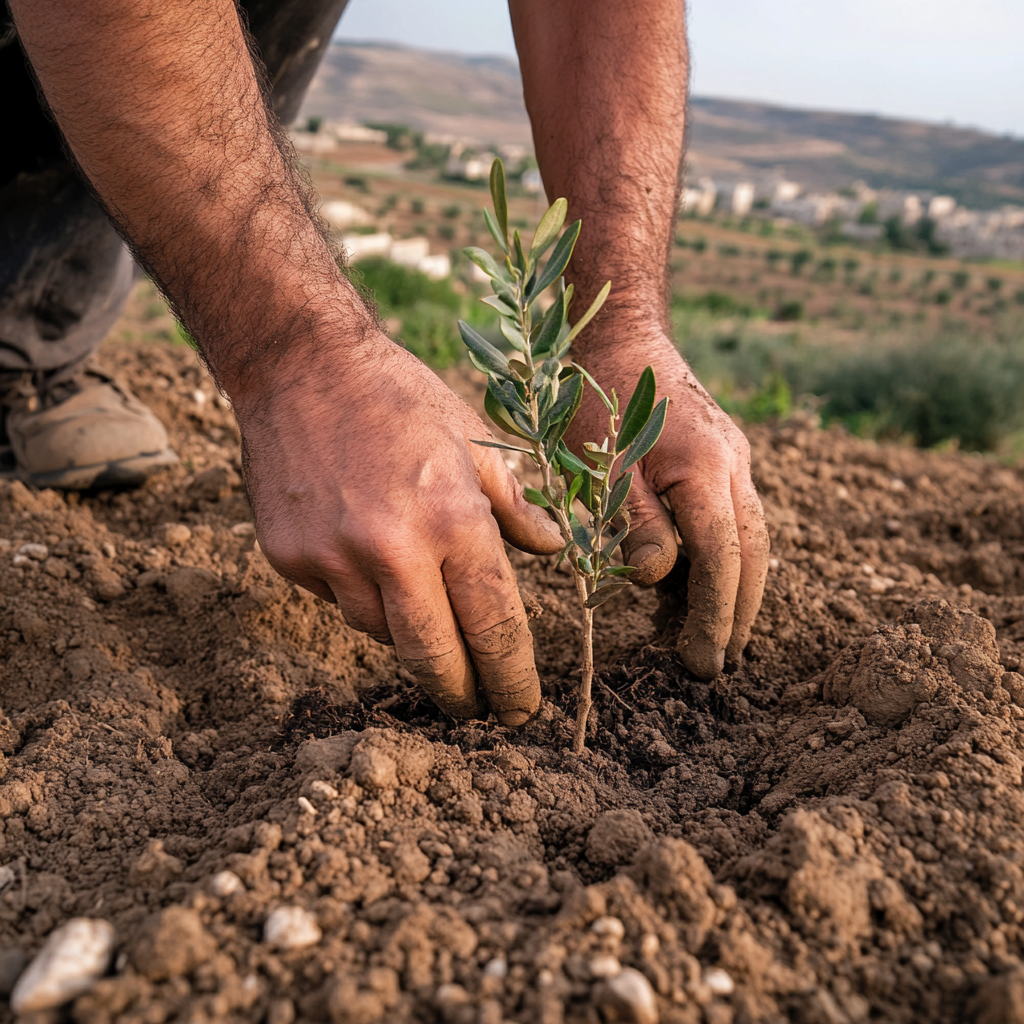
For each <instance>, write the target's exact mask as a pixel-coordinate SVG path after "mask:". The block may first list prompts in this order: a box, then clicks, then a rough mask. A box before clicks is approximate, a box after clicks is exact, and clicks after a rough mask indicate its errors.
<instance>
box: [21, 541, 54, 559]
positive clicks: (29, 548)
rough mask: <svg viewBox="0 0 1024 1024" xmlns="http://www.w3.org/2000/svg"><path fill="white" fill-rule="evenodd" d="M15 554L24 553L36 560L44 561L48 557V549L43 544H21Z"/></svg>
mask: <svg viewBox="0 0 1024 1024" xmlns="http://www.w3.org/2000/svg"><path fill="white" fill-rule="evenodd" d="M17 554H19V555H25V556H26V557H27V558H32V559H34V560H35V561H37V562H45V561H46V559H47V558H49V557H50V549H49V548H48V547H47V546H46V545H45V544H22V545H21V547H19V548H18V551H17Z"/></svg>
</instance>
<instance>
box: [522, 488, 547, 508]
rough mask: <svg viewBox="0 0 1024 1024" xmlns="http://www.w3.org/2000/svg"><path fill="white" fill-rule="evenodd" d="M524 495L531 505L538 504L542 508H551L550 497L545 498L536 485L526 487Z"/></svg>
mask: <svg viewBox="0 0 1024 1024" xmlns="http://www.w3.org/2000/svg"><path fill="white" fill-rule="evenodd" d="M523 497H525V498H526V500H527V501H528V502H529V503H530V504H531V505H538V506H540V508H551V502H550V501H548V499H547V498H545V497H544V495H543V494H541V493H540V491H538V490H537V488H536V487H524V488H523Z"/></svg>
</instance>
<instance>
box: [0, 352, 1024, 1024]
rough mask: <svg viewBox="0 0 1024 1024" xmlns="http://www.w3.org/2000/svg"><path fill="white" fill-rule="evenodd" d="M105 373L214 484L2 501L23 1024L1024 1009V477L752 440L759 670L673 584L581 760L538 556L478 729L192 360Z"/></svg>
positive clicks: (639, 1018) (814, 437)
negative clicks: (443, 710)
mask: <svg viewBox="0 0 1024 1024" xmlns="http://www.w3.org/2000/svg"><path fill="white" fill-rule="evenodd" d="M105 359H106V361H107V363H108V364H109V365H111V366H112V367H114V368H116V369H117V370H118V371H119V372H121V373H122V374H124V375H125V376H126V377H127V378H128V379H129V380H130V382H131V384H132V386H133V387H134V388H135V390H136V391H137V392H138V393H139V394H140V395H141V397H143V398H144V399H145V400H146V401H148V402H150V403H151V404H152V405H153V406H154V407H155V408H156V409H157V411H158V413H159V414H160V415H161V417H162V418H163V419H164V421H165V422H166V423H167V424H168V425H169V426H170V428H171V430H172V434H173V440H174V444H175V445H176V447H177V450H178V451H179V452H180V453H181V455H182V458H183V465H182V467H181V468H180V469H179V470H176V471H175V472H173V473H171V474H168V475H167V476H164V477H162V478H159V479H157V480H154V481H152V482H151V483H150V484H149V485H147V486H146V487H144V488H142V489H141V490H139V491H135V492H132V493H122V494H114V493H104V494H98V495H93V496H87V497H81V498H79V497H78V496H76V495H68V496H64V495H62V494H60V493H57V492H53V491H43V492H33V491H31V490H29V489H26V488H25V487H23V486H21V485H20V484H0V653H2V657H3V667H2V670H0V672H2V674H0V696H2V699H0V705H2V712H0V750H2V751H3V753H2V755H0V819H2V830H0V893H2V894H0V993H4V994H5V995H4V996H3V997H2V999H0V1020H3V1021H6V1020H11V1019H13V1017H14V1015H15V1011H14V1010H12V1009H10V1008H9V1007H8V1003H7V1001H6V994H7V993H10V992H11V989H12V988H14V997H13V1002H14V1004H15V1009H16V1010H17V1011H18V1013H19V1014H20V1018H21V1019H23V1020H31V1021H33V1022H38V1024H43V1022H46V1024H53V1022H55V1021H57V1020H65V1019H70V1020H74V1021H78V1022H81V1024H106V1022H112V1021H124V1022H139V1024H163V1022H164V1021H170V1020H180V1021H182V1022H185V1021H189V1022H191V1021H195V1022H205V1021H253V1022H256V1021H266V1022H267V1024H292V1022H293V1021H323V1020H330V1021H333V1022H335V1024H370V1022H373V1021H378V1020H380V1021H384V1020H386V1021H396V1022H400V1021H420V1022H435V1021H437V1022H446V1024H501V1022H503V1021H506V1022H510V1021H517V1022H522V1024H528V1022H529V1024H534V1022H537V1024H560V1022H578V1024H584V1022H586V1024H590V1022H594V1024H596V1022H598V1021H601V1020H603V1021H606V1022H611V1021H634V1022H638V1024H653V1022H657V1021H661V1022H664V1024H670V1022H678V1024H698V1022H705V1024H729V1022H736V1024H740V1022H748V1021H749V1022H761V1021H764V1022H773V1021H789V1020H792V1021H799V1022H805V1024H857V1022H861V1021H868V1020H873V1021H892V1022H903V1021H906V1022H910V1021H915V1022H917V1021H937V1022H945V1021H948V1022H959V1021H964V1020H975V1021H978V1022H979V1024H1003V1022H1006V1024H1009V1022H1017V1021H1022V1020H1024V965H1022V961H1021V956H1022V943H1024V928H1022V925H1024V801H1022V799H1021V766H1022V761H1021V757H1022V754H1024V730H1022V726H1021V723H1022V719H1024V677H1022V676H1021V675H1020V674H1019V672H1018V669H1019V667H1020V657H1021V651H1022V644H1024V560H1022V556H1024V518H1022V509H1024V481H1022V478H1021V475H1020V474H1019V473H1018V472H1016V471H1013V470H1009V469H1006V468H1002V467H1000V466H999V465H997V464H995V463H993V462H991V461H987V460H985V459H983V458H980V457H967V456H962V455H958V454H955V453H949V454H934V453H922V452H919V451H914V450H912V449H906V448H898V447H882V446H876V445H873V444H868V443H865V442H861V441H858V440H855V439H851V438H850V437H847V436H845V435H843V434H842V433H839V432H836V431H821V430H818V429H815V428H814V426H813V424H810V423H804V422H802V421H792V420H791V421H789V422H787V423H785V424H782V425H780V426H778V427H774V428H772V427H767V426H764V427H752V428H750V430H749V436H750V439H751V443H752V446H753V452H754V465H755V476H756V479H757V483H758V486H759V488H760V491H761V493H762V495H763V497H764V500H765V505H766V508H767V511H768V515H769V519H770V522H771V531H772V543H773V559H772V563H771V572H770V575H769V580H768V590H767V594H766V598H765V604H764V608H763V611H762V613H761V616H760V618H759V620H758V624H757V627H756V631H755V636H754V639H753V640H752V642H751V644H750V647H749V648H748V651H747V661H746V665H745V667H744V668H743V669H741V670H740V671H738V672H737V673H736V674H734V675H732V676H729V677H722V678H720V679H719V680H717V681H715V682H714V683H712V684H710V685H707V684H703V683H699V682H696V681H694V680H692V679H690V678H688V676H687V674H686V672H685V671H684V670H683V668H682V666H681V664H680V662H679V661H678V659H677V658H676V657H675V655H674V653H673V637H674V633H675V632H676V631H677V630H678V623H679V612H680V608H681V602H682V601H684V600H685V597H684V596H681V594H680V591H679V588H678V587H673V586H668V587H666V588H663V589H664V593H663V594H661V595H660V596H659V595H658V594H654V593H641V592H639V591H638V592H636V593H635V594H632V593H631V594H630V595H629V597H628V598H624V599H623V600H622V604H621V605H620V607H619V609H618V614H617V615H616V616H615V618H616V623H615V625H614V628H610V629H605V630H604V632H603V635H602V639H601V644H600V650H599V665H600V666H601V672H600V680H599V682H598V684H597V686H596V706H595V713H594V715H593V721H592V730H591V736H590V740H589V749H588V751H587V752H586V753H585V754H584V756H582V757H574V756H572V755H571V754H569V753H567V750H568V742H567V739H568V736H569V734H570V718H571V714H572V685H573V670H574V658H575V655H574V650H575V647H574V640H573V629H574V614H575V613H574V610H573V606H572V600H571V597H572V594H571V589H570V582H569V579H568V577H566V576H565V575H563V574H562V573H561V572H559V571H555V570H554V568H553V567H552V565H551V564H549V561H548V560H544V559H530V558H525V557H521V556H516V565H517V569H518V570H519V571H520V574H521V586H522V590H523V593H524V597H525V600H526V603H527V607H528V608H529V610H530V613H531V616H532V626H533V629H534V635H535V638H536V643H537V651H538V660H539V664H540V668H541V673H542V677H543V679H544V683H545V693H546V700H545V703H544V705H543V707H542V709H541V712H540V714H539V715H538V716H537V718H536V720H535V721H533V722H532V723H530V724H529V725H528V726H527V727H525V728H524V729H522V730H520V731H509V730H504V729H501V728H499V727H497V726H496V725H494V724H493V723H470V724H456V723H453V722H451V721H450V720H447V719H445V718H443V717H442V716H441V715H440V714H439V713H437V712H436V711H435V710H434V709H433V708H432V706H431V705H429V704H428V703H427V702H425V701H424V700H423V699H422V698H420V697H419V696H418V694H417V691H416V688H415V686H414V685H413V681H412V679H411V677H410V676H409V675H408V674H407V673H406V672H405V671H404V670H403V669H402V668H401V667H400V666H399V665H398V664H397V663H396V661H395V659H394V657H393V656H392V654H391V653H390V651H389V650H388V649H386V648H383V647H381V646H379V645H377V644H376V643H374V642H373V641H371V640H368V639H366V638H365V637H363V636H360V635H359V634H356V633H353V632H352V631H351V630H349V629H348V628H347V627H346V626H345V624H344V623H343V621H342V619H341V617H340V615H339V614H338V613H337V612H336V611H335V610H334V609H333V608H331V607H328V606H326V605H324V604H322V603H320V602H319V601H317V600H316V599H314V598H313V597H311V596H310V595H308V594H306V593H304V592H302V591H300V590H298V589H296V588H294V587H292V586H290V585H289V584H287V583H285V582H283V581H282V580H280V579H279V578H278V577H277V576H276V575H275V574H274V573H273V571H272V570H271V569H270V568H269V567H268V565H267V564H266V562H265V560H264V559H263V558H262V556H261V555H260V553H259V551H258V549H256V548H255V547H254V537H253V531H252V526H251V523H250V521H249V512H248V506H247V504H246V500H245V496H244V493H243V491H242V489H241V481H240V478H239V473H238V470H239V466H238V460H237V444H236V435H235V433H234V428H233V425H232V421H231V417H230V412H229V410H228V409H227V408H226V404H225V403H224V402H223V401H222V400H221V399H219V398H218V396H217V395H216V393H215V390H214V388H213V387H212V384H211V382H210V380H209V378H208V377H206V376H205V374H203V373H202V371H201V370H200V368H199V367H198V365H197V364H196V361H195V358H194V356H193V355H192V353H191V352H189V351H188V350H185V349H183V348H172V347H161V346H158V345H149V346H144V347H138V348H136V347H131V346H119V347H113V348H109V349H108V350H106V353H105ZM599 615H603V616H604V618H605V620H606V622H607V621H609V620H610V619H611V618H612V616H611V615H609V614H606V613H605V612H602V613H599ZM74 919H83V920H79V921H78V922H77V923H75V924H72V925H67V923H68V922H69V921H72V920H74ZM55 931H56V935H55ZM48 937H50V938H49V942H48V943H47V947H46V954H45V956H44V958H43V959H42V960H40V959H37V960H36V961H35V963H34V965H33V966H32V967H30V968H29V969H28V971H27V972H25V965H26V963H28V962H29V961H31V960H32V958H33V957H36V955H37V954H38V953H39V951H40V949H41V947H43V944H44V942H46V941H47V939H48ZM57 947H60V948H57ZM68 949H73V950H77V953H76V954H75V956H73V957H72V967H71V968H70V969H68V968H67V967H66V964H65V966H64V967H63V968H62V961H61V960H60V954H61V952H62V950H63V952H65V953H66V952H67V951H68ZM89 955H91V956H92V961H91V962H90V961H89ZM19 976H21V981H20V982H18V984H17V986H16V987H15V982H16V980H17V979H18V978H19ZM61 999H63V1000H64V1005H63V1008H61V1009H54V1008H52V1004H53V1003H54V1001H59V1000H61Z"/></svg>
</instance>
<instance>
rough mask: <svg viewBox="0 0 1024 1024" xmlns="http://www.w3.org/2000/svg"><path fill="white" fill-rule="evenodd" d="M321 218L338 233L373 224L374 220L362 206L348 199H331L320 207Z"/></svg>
mask: <svg viewBox="0 0 1024 1024" xmlns="http://www.w3.org/2000/svg"><path fill="white" fill-rule="evenodd" d="M320 216H321V217H323V219H324V220H325V221H327V223H328V225H330V227H332V228H335V229H337V230H338V231H344V230H345V228H352V227H360V226H362V225H363V224H370V223H372V218H371V217H370V215H369V214H368V213H367V212H366V210H364V209H363V208H362V207H361V206H359V205H358V204H356V203H350V202H349V201H348V200H347V199H331V200H330V201H328V202H326V203H324V205H323V206H321V207H320Z"/></svg>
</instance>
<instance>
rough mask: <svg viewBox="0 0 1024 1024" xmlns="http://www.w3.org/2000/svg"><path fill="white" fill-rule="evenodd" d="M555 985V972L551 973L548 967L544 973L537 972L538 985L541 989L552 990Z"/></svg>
mask: <svg viewBox="0 0 1024 1024" xmlns="http://www.w3.org/2000/svg"><path fill="white" fill-rule="evenodd" d="M554 983H555V975H554V972H553V971H549V970H548V969H547V968H546V967H545V968H544V969H543V970H542V971H538V972H537V985H538V986H539V987H540V988H550V987H551V986H552V985H554Z"/></svg>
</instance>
